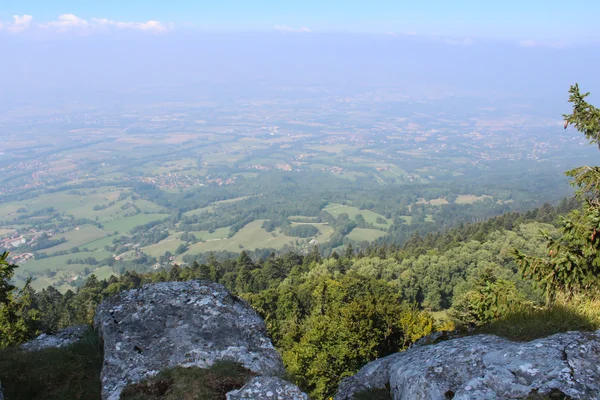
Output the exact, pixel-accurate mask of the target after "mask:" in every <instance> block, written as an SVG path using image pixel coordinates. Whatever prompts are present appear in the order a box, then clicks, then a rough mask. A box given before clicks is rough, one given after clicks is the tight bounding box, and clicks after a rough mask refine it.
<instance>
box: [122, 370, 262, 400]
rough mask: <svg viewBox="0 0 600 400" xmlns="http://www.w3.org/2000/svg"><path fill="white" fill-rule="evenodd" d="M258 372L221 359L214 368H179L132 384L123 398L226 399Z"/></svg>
mask: <svg viewBox="0 0 600 400" xmlns="http://www.w3.org/2000/svg"><path fill="white" fill-rule="evenodd" d="M253 376H254V374H253V373H252V372H251V371H248V370H247V369H245V368H244V367H243V366H241V365H240V364H238V363H235V362H232V361H220V362H216V363H215V364H213V365H212V366H211V367H210V368H207V369H203V368H197V367H192V368H183V367H175V368H171V369H168V370H165V371H162V372H160V373H159V374H158V375H156V376H155V377H152V378H150V379H148V380H145V381H143V382H140V383H137V384H134V385H129V386H127V387H126V388H125V389H123V392H121V399H122V400H220V399H223V400H225V398H226V397H225V394H226V393H227V392H230V391H232V390H235V389H239V388H241V387H242V386H244V384H245V383H246V382H247V381H248V380H249V379H251V378H252V377H253Z"/></svg>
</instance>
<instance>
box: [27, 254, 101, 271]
mask: <svg viewBox="0 0 600 400" xmlns="http://www.w3.org/2000/svg"><path fill="white" fill-rule="evenodd" d="M110 255H111V253H109V252H107V251H104V250H99V251H80V252H79V253H69V254H64V255H62V256H56V257H48V258H42V259H39V260H32V261H28V262H27V263H25V264H23V265H21V268H20V269H23V270H29V271H43V270H45V269H61V270H66V271H69V270H71V268H70V265H68V264H67V260H69V259H72V260H75V259H83V258H86V257H94V258H95V259H96V260H98V261H101V260H103V259H105V258H107V257H109V256H110Z"/></svg>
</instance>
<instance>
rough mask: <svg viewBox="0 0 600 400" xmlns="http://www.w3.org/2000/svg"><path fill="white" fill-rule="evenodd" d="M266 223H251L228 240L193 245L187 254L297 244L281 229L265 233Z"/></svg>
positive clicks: (237, 250)
mask: <svg viewBox="0 0 600 400" xmlns="http://www.w3.org/2000/svg"><path fill="white" fill-rule="evenodd" d="M264 221H265V220H263V219H260V220H256V221H253V222H250V223H249V224H247V225H246V226H244V227H243V228H242V229H240V230H239V231H238V232H237V233H236V234H235V235H233V236H232V237H231V238H228V239H213V240H209V241H207V242H203V243H196V244H193V245H191V246H190V249H189V250H188V251H187V252H186V253H189V254H198V253H203V252H208V251H221V250H227V251H232V252H239V251H241V250H242V249H246V250H254V249H260V248H274V249H280V248H282V247H283V246H284V245H286V244H293V243H295V242H296V240H297V239H298V238H293V237H290V236H286V235H284V234H283V233H281V231H280V230H279V229H277V230H276V231H273V232H267V231H265V230H264V229H263V228H262V224H263V222H264ZM240 246H242V247H240Z"/></svg>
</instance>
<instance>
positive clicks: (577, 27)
mask: <svg viewBox="0 0 600 400" xmlns="http://www.w3.org/2000/svg"><path fill="white" fill-rule="evenodd" d="M598 15H600V1H584V0H570V1H568V2H567V1H566V0H563V1H556V0H519V1H516V0H502V1H499V0H498V1H488V0H481V1H475V0H463V1H461V0H454V1H449V0H429V1H414V0H412V1H402V0H395V1H383V0H370V1H355V0H344V1H339V0H303V1H291V0H285V1H283V0H278V1H271V0H254V1H252V0H237V1H235V0H219V1H201V0H196V1H191V0H189V1H188V0H169V1H158V0H126V1H124V0H102V1H91V0H77V1H76V0H52V1H48V0H0V57H2V62H0V90H2V91H3V92H2V94H0V97H2V96H4V97H5V98H6V97H7V96H9V97H10V96H13V97H14V96H26V95H25V93H27V92H28V91H31V90H38V91H39V90H71V91H73V90H74V91H79V92H80V93H83V91H86V90H88V91H89V90H97V89H107V88H111V89H120V88H123V87H147V86H154V87H158V86H162V87H174V86H177V85H179V86H186V85H190V84H192V83H194V84H207V83H211V84H212V83H219V82H221V83H223V82H225V83H233V82H236V83H239V84H246V83H257V82H267V83H271V84H298V85H312V84H319V85H328V84H330V85H338V86H343V87H348V86H360V85H362V86H364V85H376V86H396V87H403V88H406V89H407V90H409V89H410V90H416V91H419V90H425V88H428V89H430V88H436V90H439V91H446V92H447V91H451V92H452V91H454V92H455V93H461V92H465V93H466V92H477V93H506V92H510V93H517V94H521V95H532V94H533V95H536V96H537V97H538V98H544V97H548V98H560V99H561V100H562V99H564V97H565V93H566V91H567V90H568V86H569V85H570V84H572V83H575V82H580V83H581V86H582V88H583V90H590V91H596V92H598V93H600V76H599V74H598V73H597V69H598V68H597V66H598V65H600V24H597V16H598ZM0 100H2V99H1V98H0Z"/></svg>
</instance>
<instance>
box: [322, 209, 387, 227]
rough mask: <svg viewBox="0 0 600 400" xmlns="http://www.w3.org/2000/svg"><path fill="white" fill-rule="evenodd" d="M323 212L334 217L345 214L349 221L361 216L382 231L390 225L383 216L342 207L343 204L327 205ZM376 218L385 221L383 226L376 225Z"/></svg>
mask: <svg viewBox="0 0 600 400" xmlns="http://www.w3.org/2000/svg"><path fill="white" fill-rule="evenodd" d="M323 211H326V212H328V213H329V214H331V215H333V216H334V217H337V216H338V215H340V214H343V213H346V214H348V217H350V218H351V219H354V218H355V217H356V216H357V215H359V214H361V215H362V216H363V218H364V219H365V221H366V222H368V223H370V224H373V225H374V226H376V227H378V228H383V229H387V228H388V227H389V226H390V225H389V224H390V223H391V222H390V221H389V220H387V219H386V218H385V217H384V216H383V215H381V214H377V213H376V212H373V211H370V210H360V209H358V208H356V207H352V206H347V205H343V204H337V203H329V204H327V207H325V208H324V209H323ZM377 218H383V219H384V220H386V223H385V224H380V223H378V222H377Z"/></svg>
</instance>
